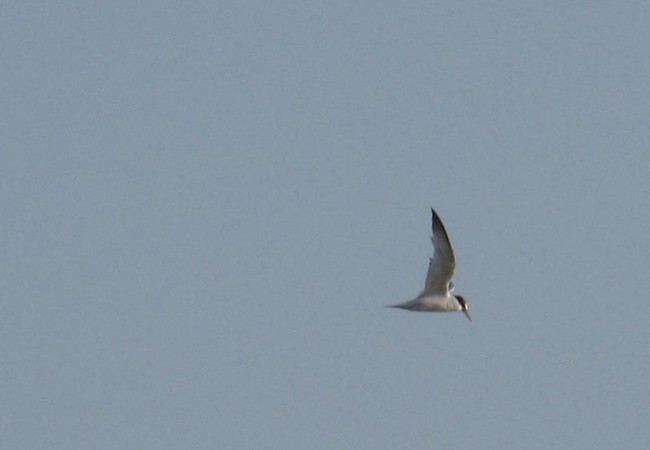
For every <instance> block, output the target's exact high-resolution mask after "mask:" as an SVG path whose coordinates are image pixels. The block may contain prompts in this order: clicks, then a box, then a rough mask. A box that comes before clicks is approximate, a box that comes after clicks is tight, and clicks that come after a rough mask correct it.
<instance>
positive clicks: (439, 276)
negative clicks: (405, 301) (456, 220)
mask: <svg viewBox="0 0 650 450" xmlns="http://www.w3.org/2000/svg"><path fill="white" fill-rule="evenodd" d="M431 231H432V233H433V234H432V236H431V242H432V243H433V256H432V257H431V258H429V272H427V279H426V281H425V283H424V290H423V291H422V292H421V293H420V297H423V296H425V295H436V294H438V295H446V294H447V293H448V292H449V291H450V290H451V289H453V284H452V283H451V281H450V280H451V277H452V275H453V274H454V270H455V269H456V259H455V258H454V250H453V249H452V248H451V243H450V242H449V236H448V235H447V231H446V230H445V227H444V225H443V224H442V221H441V220H440V217H438V214H436V212H435V211H434V210H433V208H431Z"/></svg>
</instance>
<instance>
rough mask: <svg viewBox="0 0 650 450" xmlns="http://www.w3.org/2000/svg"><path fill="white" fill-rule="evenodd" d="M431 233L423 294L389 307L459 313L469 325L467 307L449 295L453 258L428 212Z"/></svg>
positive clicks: (433, 215)
mask: <svg viewBox="0 0 650 450" xmlns="http://www.w3.org/2000/svg"><path fill="white" fill-rule="evenodd" d="M431 230H432V232H433V235H432V236H431V242H432V243H433V256H432V257H431V258H429V271H428V272H427V279H426V281H425V283H424V290H422V292H420V295H418V296H417V297H416V298H415V299H413V300H409V301H407V302H404V303H400V304H397V305H390V308H401V309H408V310H409V311H430V312H452V311H462V312H463V313H465V315H466V316H467V318H468V319H469V321H470V322H471V321H472V316H470V314H469V306H468V304H467V301H465V298H463V297H462V296H460V295H454V294H452V292H453V290H454V284H453V283H452V282H451V277H452V276H453V275H454V270H455V269H456V258H455V257H454V250H453V249H452V248H451V243H450V242H449V236H448V235H447V231H445V227H444V225H443V224H442V221H441V220H440V217H438V214H436V212H435V211H434V210H433V208H431Z"/></svg>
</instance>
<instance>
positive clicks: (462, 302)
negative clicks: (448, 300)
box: [454, 295, 472, 322]
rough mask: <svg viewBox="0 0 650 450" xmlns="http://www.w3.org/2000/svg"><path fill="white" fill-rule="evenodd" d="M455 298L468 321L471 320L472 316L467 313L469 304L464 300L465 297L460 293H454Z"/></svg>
mask: <svg viewBox="0 0 650 450" xmlns="http://www.w3.org/2000/svg"><path fill="white" fill-rule="evenodd" d="M454 297H456V300H457V301H458V304H459V305H460V310H461V311H462V312H464V313H465V315H466V316H467V318H468V319H469V321H470V322H471V321H472V316H470V315H469V305H468V304H467V302H466V301H465V297H463V296H461V295H455V296H454Z"/></svg>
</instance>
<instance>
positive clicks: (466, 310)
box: [463, 309, 472, 322]
mask: <svg viewBox="0 0 650 450" xmlns="http://www.w3.org/2000/svg"><path fill="white" fill-rule="evenodd" d="M463 312H464V313H465V315H466V316H467V318H468V319H469V321H470V322H471V321H472V316H470V315H469V309H463Z"/></svg>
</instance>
